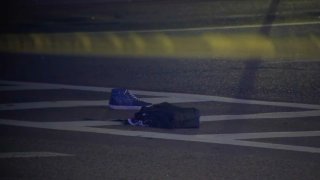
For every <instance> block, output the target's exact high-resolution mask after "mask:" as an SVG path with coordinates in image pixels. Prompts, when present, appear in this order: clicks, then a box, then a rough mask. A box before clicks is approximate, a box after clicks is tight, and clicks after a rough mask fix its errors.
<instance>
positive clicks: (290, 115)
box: [200, 110, 320, 122]
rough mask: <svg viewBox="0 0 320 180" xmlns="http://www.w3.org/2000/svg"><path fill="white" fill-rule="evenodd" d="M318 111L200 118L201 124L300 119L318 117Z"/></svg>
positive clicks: (319, 111)
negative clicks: (246, 120)
mask: <svg viewBox="0 0 320 180" xmlns="http://www.w3.org/2000/svg"><path fill="white" fill-rule="evenodd" d="M318 116H320V110H311V111H295V112H270V113H256V114H240V115H208V116H201V118H200V120H201V122H213V121H228V120H241V119H256V120H258V119H280V118H301V117H318Z"/></svg>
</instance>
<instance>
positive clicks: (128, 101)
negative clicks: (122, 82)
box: [109, 88, 152, 110]
mask: <svg viewBox="0 0 320 180" xmlns="http://www.w3.org/2000/svg"><path fill="white" fill-rule="evenodd" d="M150 105H152V104H151V103H147V102H144V101H141V100H140V99H138V98H137V97H136V96H135V95H134V94H131V93H130V92H129V90H128V89H124V88H115V89H112V91H111V96H110V99H109V107H110V108H111V109H123V110H130V109H132V110H139V109H141V107H144V106H150Z"/></svg>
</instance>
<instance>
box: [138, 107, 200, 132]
mask: <svg viewBox="0 0 320 180" xmlns="http://www.w3.org/2000/svg"><path fill="white" fill-rule="evenodd" d="M134 118H135V119H137V120H141V121H142V122H143V123H144V124H147V125H148V126H151V127H157V128H169V129H173V128H199V126H200V122H199V119H200V112H199V110H198V109H196V108H182V107H178V106H174V105H172V104H169V103H166V102H165V103H160V104H155V105H152V106H149V107H143V108H141V110H140V111H139V112H137V113H135V117H134Z"/></svg>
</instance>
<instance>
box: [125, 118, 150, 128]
mask: <svg viewBox="0 0 320 180" xmlns="http://www.w3.org/2000/svg"><path fill="white" fill-rule="evenodd" d="M128 124H130V125H131V126H142V127H146V126H148V125H147V124H144V123H143V121H142V120H137V119H128Z"/></svg>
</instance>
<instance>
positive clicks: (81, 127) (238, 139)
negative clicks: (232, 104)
mask: <svg viewBox="0 0 320 180" xmlns="http://www.w3.org/2000/svg"><path fill="white" fill-rule="evenodd" d="M78 123H80V124H78ZM96 123H97V122H95V123H94V124H96ZM0 124H4V125H12V126H23V127H35V128H41V129H53V130H65V131H77V132H91V133H98V134H110V135H120V136H131V137H144V138H154V139H166V140H178V141H189V142H203V143H217V144H225V145H237V146H247V147H259V148H268V149H278V150H289V151H299V152H309V153H320V148H316V147H306V146H295V145H282V144H273V143H262V142H253V141H245V140H249V139H256V138H275V137H313V136H320V131H300V132H263V133H233V134H200V135H185V134H173V133H158V132H146V131H129V130H119V129H107V128H97V127H88V126H90V123H89V121H85V123H82V122H81V121H78V122H75V123H72V122H67V123H66V124H64V123H63V122H57V123H55V122H30V121H17V120H7V119H0ZM77 124H78V125H77Z"/></svg>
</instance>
